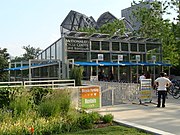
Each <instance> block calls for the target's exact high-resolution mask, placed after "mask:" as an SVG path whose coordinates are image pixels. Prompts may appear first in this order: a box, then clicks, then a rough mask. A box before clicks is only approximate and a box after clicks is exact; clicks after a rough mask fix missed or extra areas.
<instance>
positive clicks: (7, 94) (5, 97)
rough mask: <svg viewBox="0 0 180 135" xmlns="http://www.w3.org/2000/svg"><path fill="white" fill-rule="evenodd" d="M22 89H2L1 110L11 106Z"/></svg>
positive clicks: (0, 90)
mask: <svg viewBox="0 0 180 135" xmlns="http://www.w3.org/2000/svg"><path fill="white" fill-rule="evenodd" d="M20 90H22V88H20V87H17V88H16V87H14V88H11V87H4V88H0V108H3V107H7V106H9V104H10V102H11V100H13V99H14V98H15V95H16V94H17V93H19V92H20Z"/></svg>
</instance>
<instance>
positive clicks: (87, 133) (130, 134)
mask: <svg viewBox="0 0 180 135" xmlns="http://www.w3.org/2000/svg"><path fill="white" fill-rule="evenodd" d="M66 135H151V134H149V133H145V132H143V131H141V130H138V129H135V128H128V127H124V126H118V125H116V126H109V127H104V128H96V129H89V130H82V131H79V132H73V133H66Z"/></svg>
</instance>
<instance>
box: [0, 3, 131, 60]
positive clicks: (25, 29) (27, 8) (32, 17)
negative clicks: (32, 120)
mask: <svg viewBox="0 0 180 135" xmlns="http://www.w3.org/2000/svg"><path fill="white" fill-rule="evenodd" d="M132 1H133V0H0V48H1V49H2V48H7V51H8V53H10V55H11V56H12V57H14V56H22V54H24V52H25V50H24V49H23V46H28V45H30V46H32V47H35V48H38V47H39V48H40V49H42V50H43V49H45V48H47V47H48V46H50V45H51V44H52V43H53V42H55V41H56V40H57V39H59V38H60V37H61V35H60V25H61V23H62V22H63V20H64V19H65V17H66V16H67V15H68V13H69V12H70V11H71V10H74V11H77V12H80V13H82V14H85V15H86V16H93V18H94V19H95V20H96V21H97V19H98V17H99V16H100V15H101V14H103V13H104V12H107V11H109V12H110V13H111V14H113V15H114V16H116V17H117V18H121V10H122V9H125V8H127V7H130V6H131V2H132Z"/></svg>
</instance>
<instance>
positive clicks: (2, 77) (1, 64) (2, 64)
mask: <svg viewBox="0 0 180 135" xmlns="http://www.w3.org/2000/svg"><path fill="white" fill-rule="evenodd" d="M9 57H10V56H9V53H7V48H3V49H1V48H0V81H7V80H8V73H7V72H6V71H4V69H6V68H8V59H9Z"/></svg>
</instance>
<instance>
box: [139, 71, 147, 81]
mask: <svg viewBox="0 0 180 135" xmlns="http://www.w3.org/2000/svg"><path fill="white" fill-rule="evenodd" d="M142 79H146V76H145V74H144V73H142V74H141V76H139V82H140V83H141V80H142Z"/></svg>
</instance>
